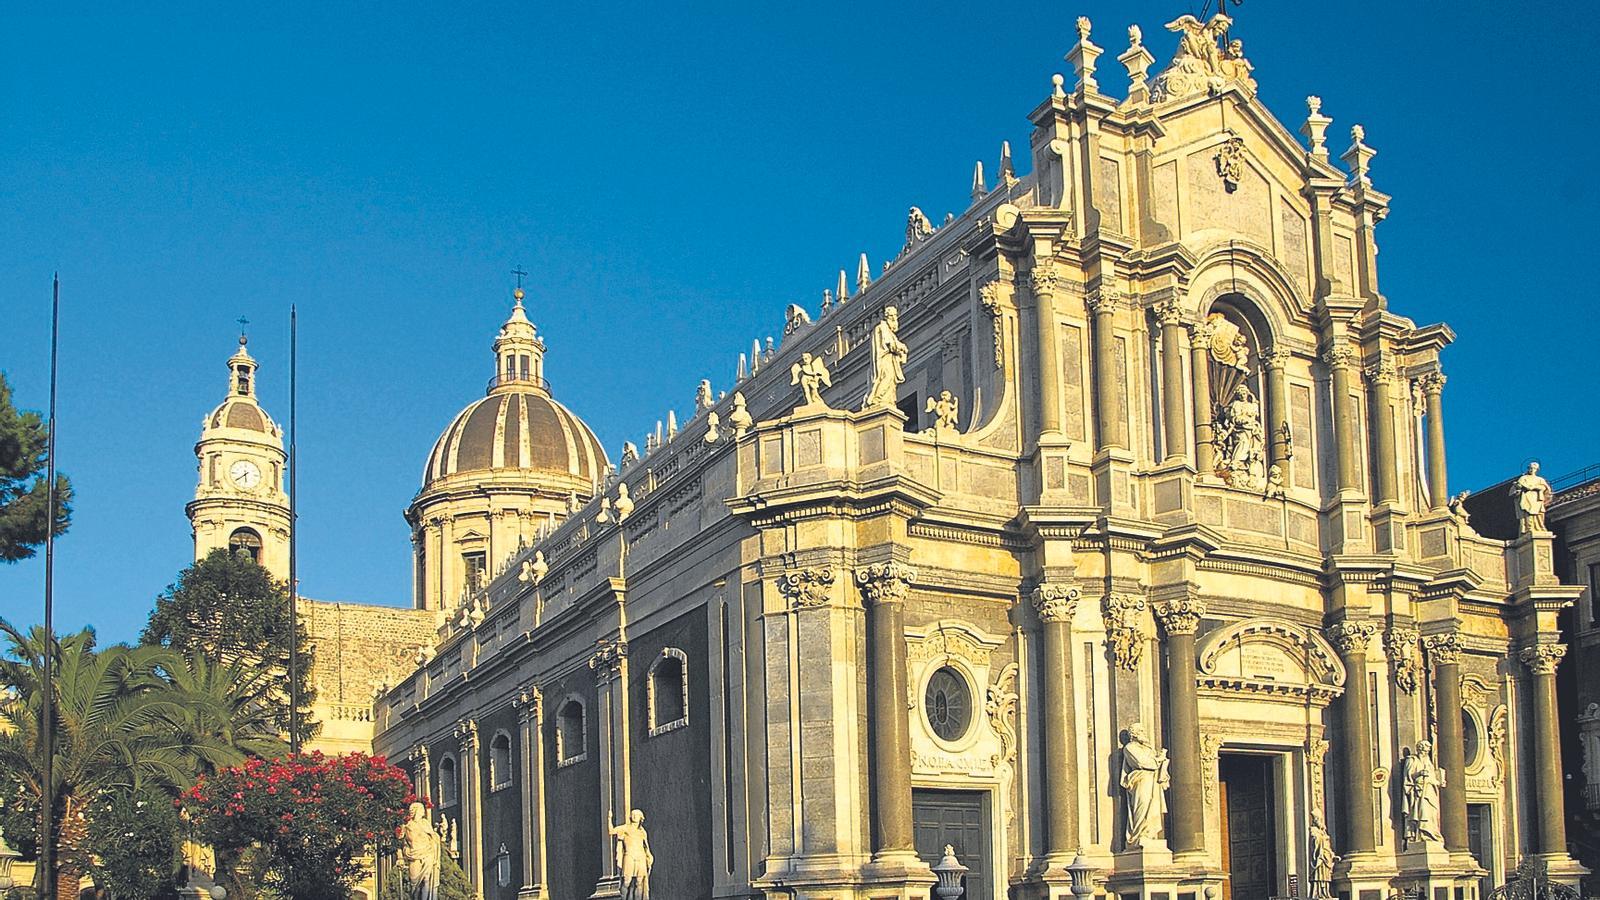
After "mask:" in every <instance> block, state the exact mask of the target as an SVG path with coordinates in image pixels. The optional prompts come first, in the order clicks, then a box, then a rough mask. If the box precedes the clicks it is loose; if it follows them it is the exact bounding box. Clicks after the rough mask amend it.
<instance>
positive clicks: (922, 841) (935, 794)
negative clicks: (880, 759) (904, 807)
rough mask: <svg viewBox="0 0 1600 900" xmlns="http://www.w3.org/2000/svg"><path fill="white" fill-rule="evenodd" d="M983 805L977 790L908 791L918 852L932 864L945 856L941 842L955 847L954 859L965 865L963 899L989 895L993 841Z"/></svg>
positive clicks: (983, 899)
mask: <svg viewBox="0 0 1600 900" xmlns="http://www.w3.org/2000/svg"><path fill="white" fill-rule="evenodd" d="M983 807H984V803H983V794H982V793H981V792H979V791H935V790H916V791H912V792H911V821H912V825H913V826H914V828H915V829H916V841H917V855H918V856H920V857H922V861H923V862H925V863H927V864H928V865H930V866H935V865H938V864H939V860H940V859H943V858H944V845H945V844H949V845H950V846H952V847H954V848H955V854H956V859H958V860H960V861H961V864H962V865H964V866H966V867H967V869H968V871H967V878H966V894H965V895H963V896H964V898H965V900H989V895H990V884H991V880H992V878H993V874H992V870H991V869H990V864H991V860H990V858H989V857H990V847H991V846H992V845H991V841H990V834H989V828H988V825H987V823H986V822H985V819H986V818H987V817H986V816H985V815H984V808H983Z"/></svg>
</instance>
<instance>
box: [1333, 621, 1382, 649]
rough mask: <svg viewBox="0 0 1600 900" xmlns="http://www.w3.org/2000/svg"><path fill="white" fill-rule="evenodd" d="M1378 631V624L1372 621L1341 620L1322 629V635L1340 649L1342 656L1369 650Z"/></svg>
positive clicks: (1334, 647)
mask: <svg viewBox="0 0 1600 900" xmlns="http://www.w3.org/2000/svg"><path fill="white" fill-rule="evenodd" d="M1377 633H1378V626H1377V625H1376V624H1374V623H1372V622H1340V623H1338V624H1336V625H1329V626H1328V627H1327V628H1324V629H1322V636H1323V637H1326V638H1327V639H1328V643H1330V644H1332V645H1333V649H1335V650H1337V651H1339V655H1340V656H1347V655H1349V654H1351V653H1365V652H1367V646H1368V645H1369V644H1371V643H1372V636H1373V635H1375V634H1377Z"/></svg>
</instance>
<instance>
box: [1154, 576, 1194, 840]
mask: <svg viewBox="0 0 1600 900" xmlns="http://www.w3.org/2000/svg"><path fill="white" fill-rule="evenodd" d="M1153 611H1154V613H1155V615H1156V618H1157V619H1158V620H1160V622H1161V628H1162V630H1163V631H1165V632H1166V634H1167V647H1166V649H1167V659H1166V679H1165V684H1166V689H1167V750H1168V752H1169V753H1170V754H1171V759H1172V766H1171V773H1172V794H1171V811H1172V833H1171V835H1170V841H1169V843H1170V845H1171V847H1172V851H1173V852H1174V853H1179V854H1182V853H1197V852H1204V851H1205V793H1204V787H1203V785H1204V783H1205V781H1204V779H1203V778H1201V772H1200V765H1201V762H1200V699H1199V689H1198V686H1197V683H1196V680H1195V654H1194V635H1195V632H1196V631H1197V630H1199V628H1200V618H1201V616H1204V615H1205V612H1206V607H1205V603H1203V602H1202V601H1201V600H1200V599H1199V598H1198V597H1194V596H1185V597H1174V598H1172V599H1168V600H1159V601H1157V602H1156V603H1155V604H1154V609H1153Z"/></svg>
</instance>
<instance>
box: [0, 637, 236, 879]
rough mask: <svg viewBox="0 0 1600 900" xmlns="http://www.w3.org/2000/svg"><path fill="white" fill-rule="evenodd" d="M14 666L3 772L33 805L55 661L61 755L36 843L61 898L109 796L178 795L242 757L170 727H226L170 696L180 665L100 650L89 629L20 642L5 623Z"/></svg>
mask: <svg viewBox="0 0 1600 900" xmlns="http://www.w3.org/2000/svg"><path fill="white" fill-rule="evenodd" d="M0 636H3V637H4V638H5V639H6V640H7V641H8V642H9V643H10V647H9V648H8V650H9V656H0V689H3V688H9V690H8V691H5V692H4V695H3V696H0V768H4V769H9V770H10V771H12V772H14V773H16V776H17V778H18V779H19V780H20V781H21V783H22V785H23V787H24V789H25V790H26V791H27V792H29V793H30V794H31V795H32V796H33V797H35V798H36V799H37V798H41V797H42V795H43V791H42V786H43V771H42V765H41V762H42V760H43V753H42V752H41V751H42V748H41V747H40V744H41V737H40V725H41V721H42V702H41V701H42V697H43V690H42V688H43V685H42V684H41V680H42V671H43V662H44V654H45V653H47V652H49V653H51V654H52V655H53V659H54V666H55V669H56V677H55V706H56V715H55V731H56V746H55V753H54V765H53V770H52V778H51V781H52V782H53V786H54V799H55V802H54V805H53V808H52V809H51V810H49V811H47V813H46V815H47V816H48V821H47V822H46V823H44V824H45V825H46V827H42V828H41V829H40V839H41V840H47V839H53V840H54V841H55V847H56V867H57V889H56V891H57V897H58V898H59V900H76V898H77V896H78V889H79V885H80V881H81V879H82V876H83V874H84V873H85V872H86V871H87V870H88V867H89V865H90V859H89V850H88V848H86V847H85V846H83V844H84V837H85V833H86V831H87V823H86V820H85V818H84V811H85V808H86V807H87V805H88V803H89V801H90V800H91V799H93V798H94V797H96V796H98V795H99V794H101V793H103V792H106V791H112V790H127V789H131V788H135V787H139V786H141V785H146V784H155V785H162V786H170V787H172V788H181V787H182V786H184V785H186V784H188V783H189V782H190V780H191V778H192V776H193V774H194V773H195V771H196V768H197V765H198V764H199V763H200V762H202V761H204V762H219V761H221V762H224V764H226V761H229V760H236V759H237V758H239V757H240V756H241V754H240V753H239V751H238V750H236V749H233V748H231V747H228V746H226V745H225V744H224V743H223V742H222V740H220V739H219V738H217V737H215V736H214V735H212V734H210V733H204V734H197V733H191V731H190V730H189V729H182V728H174V727H173V725H174V723H178V722H189V721H206V720H207V717H217V718H221V716H220V715H219V713H218V711H216V710H215V708H214V707H213V706H212V704H211V703H210V702H209V701H207V700H205V699H204V698H201V699H200V700H199V701H198V705H200V706H201V707H204V709H203V710H202V711H200V712H198V713H197V712H196V711H195V710H194V709H193V708H192V707H193V706H194V705H195V704H196V701H195V698H191V697H188V696H187V695H186V692H184V691H182V690H174V689H173V684H172V682H171V681H169V680H168V677H167V675H168V673H174V672H178V671H180V670H184V671H187V669H188V667H187V666H186V665H185V662H184V660H183V658H182V657H181V656H178V655H177V654H175V653H173V652H172V651H170V650H167V649H164V648H160V647H125V646H115V647H108V648H106V649H104V650H96V648H95V636H94V632H93V630H91V629H87V628H86V629H84V630H83V631H80V632H78V633H77V634H71V635H67V636H64V637H61V638H59V639H57V640H54V641H50V640H48V639H47V638H46V636H45V634H44V630H43V629H42V628H35V629H33V630H32V632H31V633H29V634H23V633H22V632H21V631H19V630H17V629H16V628H14V627H13V626H11V625H10V624H9V623H7V622H5V621H4V620H0Z"/></svg>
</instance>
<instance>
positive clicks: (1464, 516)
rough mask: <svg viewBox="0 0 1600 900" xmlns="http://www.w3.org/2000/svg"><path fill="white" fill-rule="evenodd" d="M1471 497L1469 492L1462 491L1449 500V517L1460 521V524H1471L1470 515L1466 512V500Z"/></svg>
mask: <svg viewBox="0 0 1600 900" xmlns="http://www.w3.org/2000/svg"><path fill="white" fill-rule="evenodd" d="M1470 496H1472V492H1471V491H1462V492H1461V493H1459V494H1456V495H1455V496H1453V497H1451V498H1450V503H1449V504H1448V505H1449V507H1450V515H1452V516H1455V517H1456V518H1457V519H1460V520H1461V524H1463V525H1470V524H1472V514H1471V513H1469V512H1467V498H1468V497H1470Z"/></svg>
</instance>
